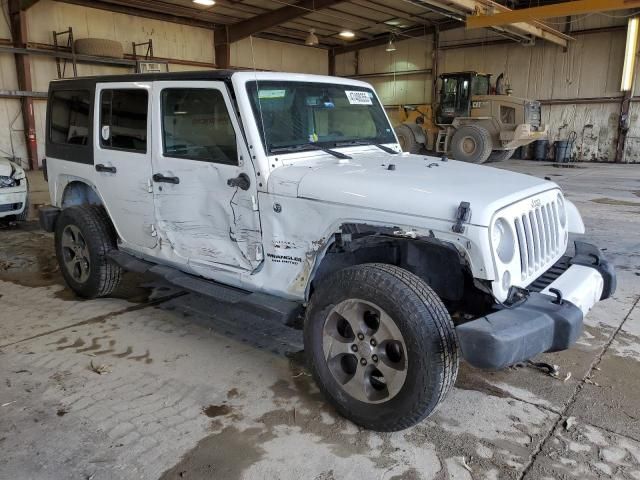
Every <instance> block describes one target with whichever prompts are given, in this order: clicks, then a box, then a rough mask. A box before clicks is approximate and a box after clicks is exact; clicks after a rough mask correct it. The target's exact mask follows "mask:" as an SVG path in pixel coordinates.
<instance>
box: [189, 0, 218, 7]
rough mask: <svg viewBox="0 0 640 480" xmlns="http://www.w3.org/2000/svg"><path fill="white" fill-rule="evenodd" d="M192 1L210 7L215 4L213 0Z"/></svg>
mask: <svg viewBox="0 0 640 480" xmlns="http://www.w3.org/2000/svg"><path fill="white" fill-rule="evenodd" d="M193 3H197V4H198V5H204V6H205V7H211V6H213V5H215V4H216V2H215V1H214V0H193Z"/></svg>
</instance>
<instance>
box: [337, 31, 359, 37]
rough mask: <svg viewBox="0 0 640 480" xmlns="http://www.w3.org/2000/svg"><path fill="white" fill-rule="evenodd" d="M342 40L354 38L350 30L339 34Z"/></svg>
mask: <svg viewBox="0 0 640 480" xmlns="http://www.w3.org/2000/svg"><path fill="white" fill-rule="evenodd" d="M339 35H340V36H341V37H342V38H353V37H355V36H356V34H355V33H353V32H352V31H351V30H343V31H341V32H340V33H339Z"/></svg>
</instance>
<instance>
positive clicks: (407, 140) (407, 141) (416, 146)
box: [395, 125, 423, 153]
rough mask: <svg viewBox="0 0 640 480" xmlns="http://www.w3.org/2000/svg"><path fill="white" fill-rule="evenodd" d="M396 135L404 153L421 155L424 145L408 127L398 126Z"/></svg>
mask: <svg viewBox="0 0 640 480" xmlns="http://www.w3.org/2000/svg"><path fill="white" fill-rule="evenodd" d="M395 130H396V135H397V136H398V141H399V142H400V148H402V151H403V152H409V153H420V152H421V151H422V148H423V145H422V144H421V143H418V141H417V140H416V137H415V135H414V134H413V132H412V131H411V129H410V128H409V127H408V126H406V125H398V126H397V127H396V129H395Z"/></svg>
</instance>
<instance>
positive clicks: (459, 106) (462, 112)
mask: <svg viewBox="0 0 640 480" xmlns="http://www.w3.org/2000/svg"><path fill="white" fill-rule="evenodd" d="M490 90H491V75H488V74H482V73H477V72H455V73H445V74H443V75H440V99H439V103H438V107H437V110H436V121H437V123H438V124H441V125H449V124H451V123H452V122H453V120H454V119H455V118H458V117H469V116H470V115H471V99H472V97H473V96H474V95H489V94H490Z"/></svg>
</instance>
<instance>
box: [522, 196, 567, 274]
mask: <svg viewBox="0 0 640 480" xmlns="http://www.w3.org/2000/svg"><path fill="white" fill-rule="evenodd" d="M514 224H515V230H516V235H517V237H518V247H519V249H520V269H521V272H522V279H523V280H524V279H526V278H529V277H530V276H531V275H533V274H535V273H536V272H538V271H539V270H540V269H542V268H544V267H545V266H547V265H548V263H549V261H551V260H552V259H554V258H556V257H557V256H558V254H560V253H561V250H562V248H563V247H564V239H563V237H562V232H561V231H560V228H559V227H558V225H559V214H558V205H557V201H556V200H553V201H550V202H548V203H543V204H541V205H539V206H537V207H535V208H533V209H531V210H529V211H528V212H525V213H523V214H522V215H520V216H518V217H516V218H515V220H514Z"/></svg>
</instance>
